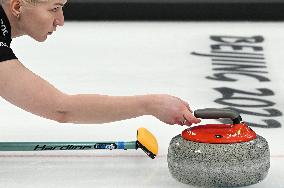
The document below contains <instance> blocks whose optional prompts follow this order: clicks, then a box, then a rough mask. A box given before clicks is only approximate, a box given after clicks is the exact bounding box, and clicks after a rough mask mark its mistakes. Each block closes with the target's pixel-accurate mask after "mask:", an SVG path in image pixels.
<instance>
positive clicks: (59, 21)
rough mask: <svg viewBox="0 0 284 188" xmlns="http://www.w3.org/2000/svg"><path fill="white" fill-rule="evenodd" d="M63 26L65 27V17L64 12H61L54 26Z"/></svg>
mask: <svg viewBox="0 0 284 188" xmlns="http://www.w3.org/2000/svg"><path fill="white" fill-rule="evenodd" d="M58 25H59V26H63V25H64V15H63V11H60V12H59V13H58V15H57V17H56V18H55V20H54V26H55V27H56V26H58Z"/></svg>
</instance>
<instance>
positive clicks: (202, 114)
mask: <svg viewBox="0 0 284 188" xmlns="http://www.w3.org/2000/svg"><path fill="white" fill-rule="evenodd" d="M194 116H195V117H197V118H202V119H220V118H230V119H231V120H232V121H233V124H239V123H241V121H242V118H241V116H240V114H239V113H238V112H236V111H233V110H229V109H218V108H204V109H198V110H195V111H194Z"/></svg>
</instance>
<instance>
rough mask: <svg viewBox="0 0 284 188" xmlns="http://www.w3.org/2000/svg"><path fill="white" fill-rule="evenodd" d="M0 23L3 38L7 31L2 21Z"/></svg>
mask: <svg viewBox="0 0 284 188" xmlns="http://www.w3.org/2000/svg"><path fill="white" fill-rule="evenodd" d="M0 21H1V31H2V34H3V36H4V37H5V36H6V34H7V33H8V30H7V27H6V25H5V24H4V21H3V20H2V19H1V20H0Z"/></svg>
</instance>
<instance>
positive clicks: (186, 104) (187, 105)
mask: <svg viewBox="0 0 284 188" xmlns="http://www.w3.org/2000/svg"><path fill="white" fill-rule="evenodd" d="M182 102H183V104H184V105H185V106H186V107H187V109H188V110H189V111H190V112H191V113H192V112H193V111H192V110H191V108H190V106H189V104H188V102H186V101H182Z"/></svg>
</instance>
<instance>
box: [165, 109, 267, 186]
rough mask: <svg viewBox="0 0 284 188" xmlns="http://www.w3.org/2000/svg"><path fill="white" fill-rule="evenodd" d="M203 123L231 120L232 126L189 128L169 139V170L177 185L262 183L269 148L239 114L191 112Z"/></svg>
mask: <svg viewBox="0 0 284 188" xmlns="http://www.w3.org/2000/svg"><path fill="white" fill-rule="evenodd" d="M194 114H195V116H196V117H198V118H203V119H218V118H231V119H232V120H233V124H232V125H231V124H207V125H199V126H195V127H191V128H189V129H186V130H184V131H183V132H182V134H181V135H177V136H175V137H174V138H172V140H171V142H170V145H169V148H168V155H167V161H168V168H169V171H170V173H171V175H172V176H173V177H174V178H175V179H176V180H178V181H180V182H182V183H185V184H190V185H194V186H206V187H237V186H247V185H251V184H255V183H258V182H260V181H261V180H263V179H264V178H265V177H266V175H267V174H268V170H269V167H270V153H269V146H268V143H267V141H266V140H265V138H263V137H262V136H259V135H257V134H255V132H254V131H253V130H252V129H251V128H249V127H248V126H247V125H246V124H245V123H243V122H241V117H240V116H239V114H238V113H236V112H234V111H231V110H224V109H202V110H196V111H195V112H194Z"/></svg>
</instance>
